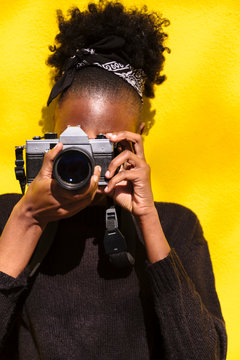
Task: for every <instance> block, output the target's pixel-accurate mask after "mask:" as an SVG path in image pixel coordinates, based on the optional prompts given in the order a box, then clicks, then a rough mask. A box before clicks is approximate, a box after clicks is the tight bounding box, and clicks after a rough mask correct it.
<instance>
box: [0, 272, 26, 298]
mask: <svg viewBox="0 0 240 360" xmlns="http://www.w3.org/2000/svg"><path fill="white" fill-rule="evenodd" d="M28 276H29V269H28V268H27V267H26V268H25V269H24V270H23V271H22V272H21V273H20V274H19V275H18V277H17V278H14V277H12V276H10V275H8V274H6V273H3V272H1V271H0V291H1V290H5V291H9V292H10V291H11V290H14V289H19V288H25V287H26V286H27V285H28Z"/></svg>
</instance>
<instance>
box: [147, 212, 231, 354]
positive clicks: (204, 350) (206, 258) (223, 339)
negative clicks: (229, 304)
mask: <svg viewBox="0 0 240 360" xmlns="http://www.w3.org/2000/svg"><path fill="white" fill-rule="evenodd" d="M190 218H191V221H189V213H188V214H187V215H185V216H183V217H182V219H181V221H184V220H185V221H186V219H188V223H189V224H190V226H187V228H186V229H185V239H184V232H183V231H182V230H183V228H184V225H182V226H181V222H180V223H179V226H180V227H178V229H175V235H174V236H173V240H171V242H172V244H173V245H174V246H175V248H176V249H173V248H172V250H171V252H170V254H169V256H168V257H167V258H165V259H163V260H161V261H159V262H156V263H154V264H151V265H149V266H148V267H147V273H148V276H149V279H150V284H151V288H152V293H153V299H154V306H155V313H156V315H157V320H158V324H159V327H160V329H161V330H160V331H161V334H162V339H161V341H163V343H164V352H165V355H164V356H165V357H164V359H166V360H167V359H168V360H169V359H172V360H182V359H185V360H197V359H204V360H224V359H226V349H227V336H226V330H225V324H224V320H223V317H222V314H221V308H220V305H219V301H218V297H217V293H216V290H215V282H214V275H213V270H212V264H211V260H210V255H209V250H208V246H207V242H206V241H205V240H204V237H203V233H202V229H201V226H200V224H199V221H198V219H197V218H196V216H195V215H194V214H193V213H191V214H190ZM172 244H171V245H172Z"/></svg>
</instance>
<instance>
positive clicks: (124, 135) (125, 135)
mask: <svg viewBox="0 0 240 360" xmlns="http://www.w3.org/2000/svg"><path fill="white" fill-rule="evenodd" d="M106 137H107V138H108V139H110V140H111V141H112V142H114V143H117V142H120V141H122V140H127V141H130V142H132V143H133V147H134V151H135V153H136V154H137V155H138V156H139V157H140V158H142V159H144V158H145V156H144V149H143V140H142V136H141V135H140V134H136V133H133V132H130V131H121V132H113V133H107V134H106Z"/></svg>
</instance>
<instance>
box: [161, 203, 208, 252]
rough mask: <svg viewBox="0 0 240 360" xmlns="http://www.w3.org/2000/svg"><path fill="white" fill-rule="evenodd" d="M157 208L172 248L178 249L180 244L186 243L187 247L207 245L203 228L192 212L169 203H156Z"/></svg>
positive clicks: (181, 206)
mask: <svg viewBox="0 0 240 360" xmlns="http://www.w3.org/2000/svg"><path fill="white" fill-rule="evenodd" d="M155 206H156V209H157V211H158V215H159V219H160V222H161V225H162V227H163V231H164V233H165V236H166V238H167V239H168V241H169V243H170V246H172V247H175V246H176V247H178V246H177V245H179V242H181V243H183V242H184V244H185V245H187V246H192V245H193V244H196V245H199V244H203V243H205V240H204V237H203V231H202V227H201V225H200V222H199V220H198V217H197V215H196V214H195V213H194V212H193V211H192V210H190V209H189V208H187V207H185V206H183V205H179V204H175V203H167V202H156V203H155Z"/></svg>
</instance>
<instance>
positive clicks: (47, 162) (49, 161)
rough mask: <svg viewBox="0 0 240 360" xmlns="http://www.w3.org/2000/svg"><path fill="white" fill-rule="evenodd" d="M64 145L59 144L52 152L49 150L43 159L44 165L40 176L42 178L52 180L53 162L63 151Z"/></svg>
mask: <svg viewBox="0 0 240 360" xmlns="http://www.w3.org/2000/svg"><path fill="white" fill-rule="evenodd" d="M62 148H63V144H62V143H58V144H57V145H56V146H55V147H54V148H53V149H52V150H49V151H48V152H47V153H46V154H45V155H44V159H43V165H42V168H41V170H40V174H41V176H42V177H47V178H51V177H52V171H53V161H54V159H55V157H56V156H57V154H58V153H59V152H60V151H61V150H62Z"/></svg>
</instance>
